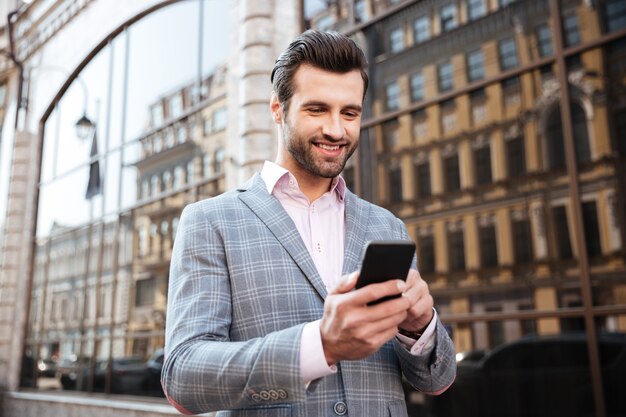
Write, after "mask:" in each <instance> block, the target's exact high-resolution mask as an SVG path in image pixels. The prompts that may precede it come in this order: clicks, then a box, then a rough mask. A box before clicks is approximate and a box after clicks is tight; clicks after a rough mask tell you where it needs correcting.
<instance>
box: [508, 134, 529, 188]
mask: <svg viewBox="0 0 626 417" xmlns="http://www.w3.org/2000/svg"><path fill="white" fill-rule="evenodd" d="M505 146H506V162H507V164H506V165H507V170H508V174H509V178H516V177H521V176H523V175H525V174H526V151H525V148H524V137H523V136H518V137H515V138H512V139H509V140H507V141H506V145H505Z"/></svg>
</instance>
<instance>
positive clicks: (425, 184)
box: [415, 161, 432, 198]
mask: <svg viewBox="0 0 626 417" xmlns="http://www.w3.org/2000/svg"><path fill="white" fill-rule="evenodd" d="M415 171H416V173H417V181H416V182H415V184H416V185H417V196H418V197H419V198H428V197H430V196H431V194H432V191H431V188H430V162H428V161H425V162H422V163H420V164H417V165H416V166H415Z"/></svg>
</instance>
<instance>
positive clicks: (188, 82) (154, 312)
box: [22, 0, 229, 396]
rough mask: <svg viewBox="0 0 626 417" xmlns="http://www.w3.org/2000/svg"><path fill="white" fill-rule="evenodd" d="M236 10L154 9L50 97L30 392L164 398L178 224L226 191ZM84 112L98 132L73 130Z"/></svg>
mask: <svg viewBox="0 0 626 417" xmlns="http://www.w3.org/2000/svg"><path fill="white" fill-rule="evenodd" d="M228 13H229V7H228V4H227V3H226V2H218V1H206V0H192V1H181V2H175V3H173V4H170V5H167V6H165V7H162V8H159V9H157V10H156V11H154V12H152V13H150V14H148V15H147V16H145V17H143V18H141V19H139V20H137V21H136V22H135V23H133V24H131V25H129V26H128V27H126V29H125V30H123V31H122V32H121V33H119V34H117V35H115V36H112V37H111V39H110V41H109V42H108V43H107V44H106V45H105V46H103V48H102V49H100V50H97V51H94V53H93V57H92V58H91V59H90V60H89V61H88V62H87V63H86V65H85V66H84V68H82V70H80V72H79V73H78V75H77V76H76V78H75V79H74V80H73V82H72V83H71V84H70V85H69V87H68V88H67V89H66V90H65V91H63V92H62V93H61V94H60V95H59V96H58V100H57V101H56V102H55V103H54V104H53V108H52V111H51V112H50V114H49V116H48V117H47V119H46V120H45V127H44V137H43V155H42V165H41V177H40V182H39V208H38V216H37V219H38V222H37V229H36V249H35V262H34V272H33V274H34V277H33V289H32V294H31V300H30V314H29V322H28V331H27V340H26V352H27V359H28V361H27V362H25V364H26V365H27V364H28V363H32V364H35V365H36V366H35V367H31V371H32V374H31V375H28V372H27V373H26V375H25V376H24V377H23V380H22V384H23V385H24V386H38V387H40V388H46V389H51V388H57V389H64V390H77V391H89V392H92V391H94V392H102V391H104V392H112V393H124V394H136V395H150V396H162V395H163V393H162V391H161V388H160V383H159V378H160V366H161V364H162V360H163V350H162V348H163V342H164V325H165V318H166V311H165V309H166V298H167V284H168V282H167V280H168V270H169V258H170V256H171V248H172V244H173V241H174V239H175V236H176V227H177V224H178V218H179V216H180V213H181V211H182V209H183V207H184V206H185V205H186V204H187V203H189V202H191V201H195V200H197V199H202V198H207V197H210V196H213V195H216V194H219V193H220V192H222V191H223V189H224V176H223V173H222V168H221V163H222V158H223V157H221V156H220V155H221V151H220V149H222V148H223V147H224V144H225V140H226V128H227V112H226V98H227V95H228V89H227V83H226V78H227V74H228V68H227V66H226V65H225V63H226V59H227V56H228V55H227V54H228V52H229V51H228V49H227V44H226V43H224V42H222V41H220V40H221V39H224V38H228V30H229V28H228V24H227V23H226V22H228ZM155 45H158V47H155ZM81 103H86V108H83V107H82V106H81ZM83 114H84V115H85V116H87V117H88V118H89V119H90V120H91V125H92V127H91V129H90V130H89V131H88V135H87V137H85V138H79V137H77V134H76V133H75V132H74V123H75V122H76V120H77V119H78V118H79V117H80V116H81V115H83ZM207 121H209V122H207ZM207 157H209V158H211V161H212V164H209V165H208V166H207V172H203V167H204V160H205V158H207ZM26 365H25V366H24V369H28V366H26Z"/></svg>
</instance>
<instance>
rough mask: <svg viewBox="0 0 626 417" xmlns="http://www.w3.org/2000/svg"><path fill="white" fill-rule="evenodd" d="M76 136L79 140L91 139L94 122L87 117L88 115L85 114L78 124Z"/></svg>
mask: <svg viewBox="0 0 626 417" xmlns="http://www.w3.org/2000/svg"><path fill="white" fill-rule="evenodd" d="M75 126H76V136H78V138H79V139H82V140H85V139H87V138H88V137H89V134H90V133H91V130H92V129H93V128H94V124H93V122H92V121H91V120H90V119H89V118H88V117H87V114H85V113H83V116H82V117H81V118H80V119H78V121H77V122H76V125H75Z"/></svg>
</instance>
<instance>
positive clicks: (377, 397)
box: [162, 31, 456, 417]
mask: <svg viewBox="0 0 626 417" xmlns="http://www.w3.org/2000/svg"><path fill="white" fill-rule="evenodd" d="M365 67H366V60H365V57H364V55H363V52H362V51H361V50H360V49H359V48H358V46H357V45H356V44H355V43H354V42H353V41H352V40H351V39H349V38H347V37H345V36H343V35H341V34H338V33H334V32H317V31H307V32H305V33H303V34H302V35H300V36H299V37H298V38H297V39H295V40H294V41H293V42H292V43H291V44H290V46H289V47H288V48H287V50H286V51H285V52H283V54H281V56H280V57H279V58H278V59H277V61H276V65H275V67H274V70H273V72H272V84H273V90H274V91H273V94H272V97H271V100H270V112H271V115H272V117H273V119H274V121H275V123H276V124H277V125H278V154H277V157H276V160H275V161H274V162H269V161H268V162H266V163H265V166H264V167H263V169H262V171H261V172H260V173H259V174H257V175H255V176H254V177H253V178H252V179H251V180H250V181H249V182H248V183H247V184H245V185H244V186H242V187H241V188H239V189H238V190H236V191H231V192H227V193H225V194H223V195H221V196H218V197H215V198H212V199H209V200H204V201H200V202H198V203H195V204H192V205H190V206H188V207H186V208H185V210H184V212H183V215H182V216H181V220H180V223H179V226H178V231H177V236H176V241H175V244H174V252H173V255H172V262H171V271H170V288H169V300H168V315H167V329H166V346H165V349H166V356H165V363H164V366H163V373H162V384H163V388H164V390H165V392H166V395H167V398H168V400H169V401H170V402H171V403H172V404H173V405H174V406H175V407H176V408H177V409H178V410H179V411H181V412H182V413H185V414H194V413H204V412H208V411H219V412H218V414H217V415H218V416H302V417H304V416H307V417H315V416H332V415H349V416H357V417H364V416H393V417H395V416H406V415H407V410H406V404H405V399H404V392H403V387H402V375H404V376H405V377H406V379H407V380H408V381H409V382H410V384H411V385H412V386H413V387H415V388H416V389H417V390H420V391H422V392H424V393H426V394H432V395H436V394H439V393H441V392H443V391H444V390H445V389H447V387H449V386H450V384H451V383H452V381H453V380H454V377H455V374H456V364H455V360H454V347H453V345H452V342H451V340H450V338H449V337H448V335H447V333H446V331H445V330H444V328H443V326H442V325H441V322H440V321H439V319H438V317H437V314H436V312H435V310H434V308H433V299H432V297H431V295H430V293H429V291H428V286H427V285H426V283H425V282H424V281H423V280H422V279H421V277H420V275H419V273H418V271H417V270H416V269H411V271H410V272H409V274H408V277H407V279H406V282H404V281H402V280H391V281H387V282H384V283H381V284H372V285H368V286H366V287H364V288H361V289H358V290H355V289H354V286H355V283H356V279H357V278H358V270H359V267H360V263H361V259H362V256H363V254H364V251H365V247H366V245H367V243H368V242H369V241H371V240H393V239H395V240H407V239H409V237H408V233H407V231H406V227H405V226H404V224H403V223H402V222H401V221H400V220H399V219H397V218H396V217H394V216H393V215H392V214H391V213H390V212H388V211H386V210H384V209H382V208H380V207H377V206H375V205H372V204H370V203H368V202H366V201H364V200H361V199H359V198H358V197H357V196H355V195H354V194H352V193H351V192H350V191H349V190H348V189H347V188H346V185H345V182H344V180H343V178H342V177H341V176H340V173H341V171H342V170H343V168H344V167H345V164H346V161H347V160H348V159H349V158H350V156H351V155H352V154H353V153H354V151H355V150H356V148H357V146H358V142H359V132H360V123H361V113H362V104H363V98H364V96H365V91H366V90H367V85H368V77H367V74H366V72H365ZM397 294H401V295H402V296H401V297H398V298H394V299H391V300H389V301H385V302H382V303H378V304H374V305H370V303H371V302H372V301H375V300H377V299H379V298H381V297H383V296H389V295H397ZM220 410H221V411H220Z"/></svg>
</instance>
